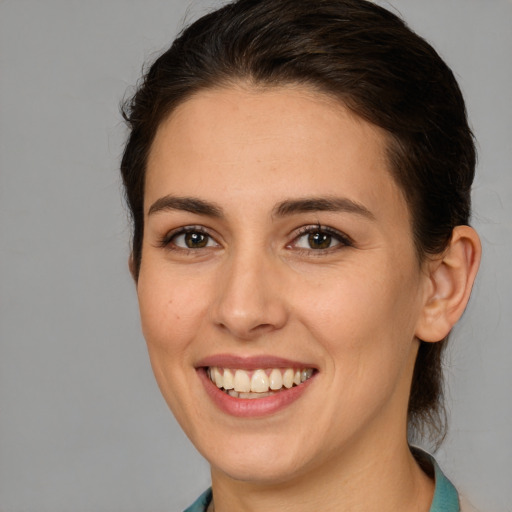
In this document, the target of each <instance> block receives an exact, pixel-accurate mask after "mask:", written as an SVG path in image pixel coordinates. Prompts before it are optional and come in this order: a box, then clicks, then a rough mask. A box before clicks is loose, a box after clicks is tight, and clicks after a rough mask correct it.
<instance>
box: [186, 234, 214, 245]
mask: <svg viewBox="0 0 512 512" xmlns="http://www.w3.org/2000/svg"><path fill="white" fill-rule="evenodd" d="M184 238H185V245H186V246H187V247H188V248H189V249H201V248H203V247H206V246H207V245H208V238H209V236H208V235H205V234H204V233H194V232H192V233H186V234H185V235H184Z"/></svg>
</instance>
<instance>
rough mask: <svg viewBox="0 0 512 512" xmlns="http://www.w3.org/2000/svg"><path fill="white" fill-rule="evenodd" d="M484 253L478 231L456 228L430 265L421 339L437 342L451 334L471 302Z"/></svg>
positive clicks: (418, 329) (419, 328)
mask: <svg viewBox="0 0 512 512" xmlns="http://www.w3.org/2000/svg"><path fill="white" fill-rule="evenodd" d="M481 254H482V247H481V244H480V239H479V237H478V234H477V233H476V231H475V230H474V229H473V228H471V227H469V226H456V227H455V228H454V230H453V233H452V238H451V240H450V243H449V245H448V247H447V248H446V250H445V251H444V252H443V254H442V255H441V256H440V257H439V258H434V259H432V260H431V261H429V262H428V264H427V269H426V271H427V273H428V279H429V283H428V286H427V287H426V293H425V295H426V296H425V300H424V304H423V309H422V312H421V315H420V318H419V320H418V324H417V326H416V333H415V334H416V336H417V337H418V338H419V339H421V340H423V341H428V342H436V341H440V340H442V339H443V338H445V337H446V336H447V335H448V334H449V332H450V331H451V329H452V327H453V326H454V325H455V323H456V322H457V321H458V320H459V318H460V317H461V316H462V313H463V312H464V309H465V308H466V305H467V303H468V301H469V297H470V294H471V288H472V287H473V283H474V281H475V277H476V274H477V271H478V266H479V264H480V258H481Z"/></svg>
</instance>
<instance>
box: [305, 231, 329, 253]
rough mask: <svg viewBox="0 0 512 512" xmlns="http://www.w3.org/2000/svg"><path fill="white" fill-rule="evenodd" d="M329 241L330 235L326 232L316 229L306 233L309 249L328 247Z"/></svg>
mask: <svg viewBox="0 0 512 512" xmlns="http://www.w3.org/2000/svg"><path fill="white" fill-rule="evenodd" d="M331 243H332V236H331V235H329V234H328V233H323V232H321V231H317V232H315V233H309V235H308V245H309V247H310V248H311V249H328V248H329V247H331Z"/></svg>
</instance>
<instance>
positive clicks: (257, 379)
mask: <svg viewBox="0 0 512 512" xmlns="http://www.w3.org/2000/svg"><path fill="white" fill-rule="evenodd" d="M207 375H208V377H209V379H210V380H211V381H212V382H213V383H214V384H215V385H216V386H217V387H218V388H219V389H224V391H226V393H228V394H229V395H230V396H233V397H235V398H246V399H251V398H264V397H266V396H270V395H273V394H274V393H275V392H276V391H279V390H281V389H290V388H292V387H293V386H298V385H299V384H301V383H303V382H305V381H306V380H308V379H309V378H311V377H312V375H313V369H312V368H303V369H299V370H297V369H293V368H286V369H285V370H283V369H280V368H273V369H268V370H263V369H259V370H254V371H250V372H247V371H245V370H235V369H233V370H231V369H228V368H225V369H223V368H217V367H210V368H208V370H207Z"/></svg>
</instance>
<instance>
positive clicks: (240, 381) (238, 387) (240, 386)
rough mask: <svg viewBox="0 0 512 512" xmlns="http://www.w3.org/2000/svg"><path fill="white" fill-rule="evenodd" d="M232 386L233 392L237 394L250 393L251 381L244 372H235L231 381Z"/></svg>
mask: <svg viewBox="0 0 512 512" xmlns="http://www.w3.org/2000/svg"><path fill="white" fill-rule="evenodd" d="M233 386H234V388H235V391H238V392H239V393H248V392H249V391H251V379H249V375H248V374H247V372H245V371H244V370H237V371H236V372H235V378H234V380H233Z"/></svg>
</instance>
